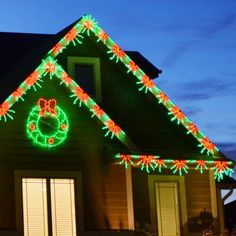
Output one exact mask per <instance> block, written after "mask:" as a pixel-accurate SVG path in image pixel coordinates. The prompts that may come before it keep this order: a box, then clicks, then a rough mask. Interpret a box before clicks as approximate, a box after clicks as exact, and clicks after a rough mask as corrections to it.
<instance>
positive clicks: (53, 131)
mask: <svg viewBox="0 0 236 236" xmlns="http://www.w3.org/2000/svg"><path fill="white" fill-rule="evenodd" d="M40 100H41V104H43V105H41V107H40V106H39V105H40ZM40 100H39V101H38V105H37V106H34V107H33V109H32V110H31V112H30V114H29V116H28V119H27V122H26V133H27V135H28V137H29V138H30V139H32V140H33V142H34V143H35V144H38V145H39V146H41V147H46V148H51V147H54V146H58V145H59V144H61V143H62V142H64V141H65V139H66V138H67V133H68V130H69V122H68V119H67V116H66V114H65V112H64V111H63V110H62V109H61V108H60V107H59V106H56V105H55V104H53V103H52V102H51V101H52V100H48V101H47V100H45V99H40ZM54 105H55V106H54ZM42 107H43V108H42ZM43 126H45V127H46V128H47V129H49V131H50V132H45V131H43V130H42V128H43Z"/></svg>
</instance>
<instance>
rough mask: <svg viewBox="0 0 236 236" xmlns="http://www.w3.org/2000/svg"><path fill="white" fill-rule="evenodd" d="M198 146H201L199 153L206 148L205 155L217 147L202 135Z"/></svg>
mask: <svg viewBox="0 0 236 236" xmlns="http://www.w3.org/2000/svg"><path fill="white" fill-rule="evenodd" d="M198 146H199V147H202V150H201V153H203V152H204V151H205V150H207V155H209V154H210V153H211V154H213V153H214V150H215V149H217V148H216V146H215V145H214V144H213V143H212V142H211V141H210V140H209V139H208V138H207V137H204V138H203V139H202V140H201V144H198ZM217 150H218V149H217Z"/></svg>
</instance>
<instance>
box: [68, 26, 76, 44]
mask: <svg viewBox="0 0 236 236" xmlns="http://www.w3.org/2000/svg"><path fill="white" fill-rule="evenodd" d="M77 35H78V31H77V29H76V28H72V29H71V30H70V31H69V32H68V33H67V34H66V35H65V39H66V40H68V41H69V42H71V41H73V40H74V39H75V38H76V37H77Z"/></svg>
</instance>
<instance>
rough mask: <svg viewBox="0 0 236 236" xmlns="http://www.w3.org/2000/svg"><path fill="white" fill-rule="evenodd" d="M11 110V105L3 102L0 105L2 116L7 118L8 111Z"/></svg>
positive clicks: (0, 114)
mask: <svg viewBox="0 0 236 236" xmlns="http://www.w3.org/2000/svg"><path fill="white" fill-rule="evenodd" d="M9 109H10V105H9V103H8V102H3V103H2V104H1V105H0V116H5V115H6V114H7V113H8V111H9Z"/></svg>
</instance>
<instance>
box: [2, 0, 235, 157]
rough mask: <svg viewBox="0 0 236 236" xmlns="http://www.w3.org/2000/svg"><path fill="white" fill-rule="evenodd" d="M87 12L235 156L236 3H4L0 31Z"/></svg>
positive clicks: (53, 25)
mask: <svg viewBox="0 0 236 236" xmlns="http://www.w3.org/2000/svg"><path fill="white" fill-rule="evenodd" d="M85 13H91V14H92V15H93V17H94V18H96V19H97V21H98V22H99V23H100V25H101V27H102V28H103V29H104V30H105V31H107V32H108V34H109V35H110V36H111V37H112V39H113V40H114V41H116V42H117V43H118V44H119V45H120V46H121V47H122V48H123V49H124V50H138V51H140V52H141V53H142V54H143V55H144V56H145V57H146V58H148V59H149V60H150V61H151V62H152V63H153V64H154V65H156V66H157V67H158V68H160V69H162V70H163V73H162V74H161V76H160V78H158V79H157V80H156V83H157V85H158V86H159V87H160V88H162V89H163V90H164V91H165V92H166V93H167V94H168V95H169V97H170V98H171V99H172V100H173V102H175V103H176V104H177V105H178V106H180V107H181V109H182V110H183V111H184V112H185V113H186V114H187V115H188V116H189V118H190V119H191V120H193V121H194V122H195V123H196V124H197V125H198V126H199V127H200V128H201V130H202V131H203V132H204V133H205V134H206V135H207V136H208V137H209V138H210V139H211V140H213V141H214V142H215V143H217V144H218V146H219V147H220V148H221V150H222V151H223V152H225V153H227V154H228V156H229V157H231V158H234V159H235V160H236V119H235V117H236V105H235V102H236V1H235V0H198V1H194V0H145V1H144V0H118V1H111V0H110V1H108V0H100V1H88V0H87V1H85V0H83V1H82V0H66V1H65V0H41V1H36V0H11V1H7V0H5V1H3V0H2V1H0V31H2V32H29V33H56V32H58V31H60V30H61V29H63V28H64V27H66V26H67V25H69V24H71V23H72V22H74V21H75V20H77V19H78V18H80V16H82V15H83V14H85Z"/></svg>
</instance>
